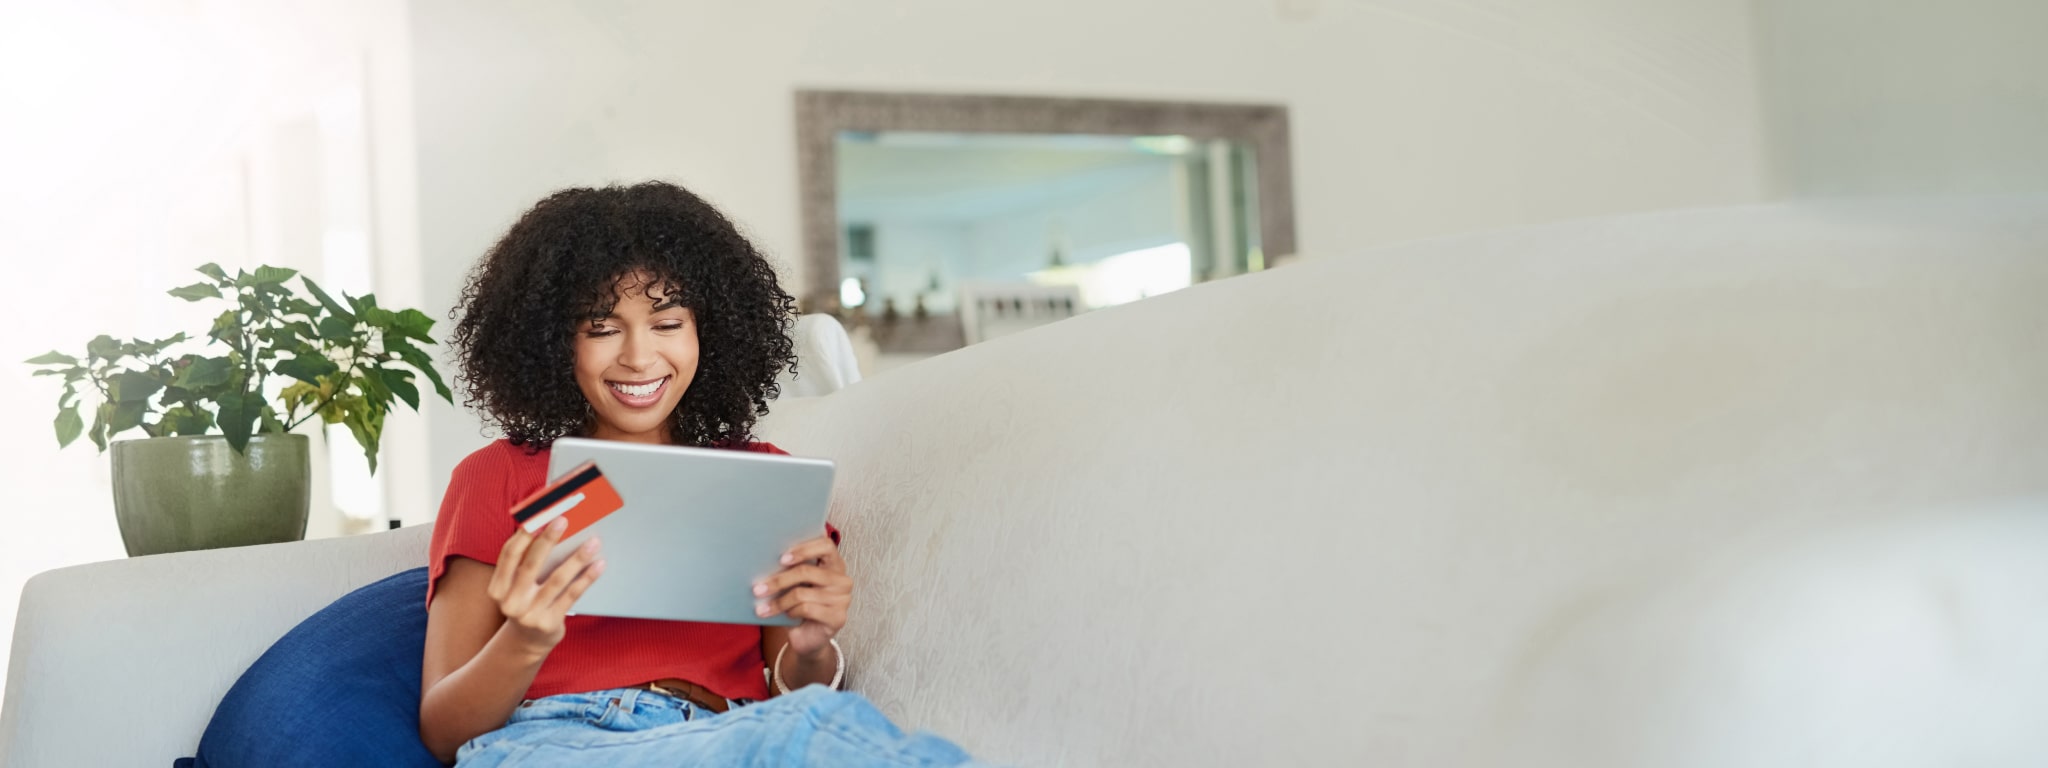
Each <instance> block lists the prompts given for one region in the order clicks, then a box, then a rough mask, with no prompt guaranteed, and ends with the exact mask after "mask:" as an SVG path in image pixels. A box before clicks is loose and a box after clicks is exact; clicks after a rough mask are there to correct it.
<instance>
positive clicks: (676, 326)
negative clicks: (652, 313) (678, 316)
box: [654, 323, 683, 331]
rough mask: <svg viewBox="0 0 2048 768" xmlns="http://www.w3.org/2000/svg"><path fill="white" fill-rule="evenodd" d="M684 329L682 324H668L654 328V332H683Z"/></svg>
mask: <svg viewBox="0 0 2048 768" xmlns="http://www.w3.org/2000/svg"><path fill="white" fill-rule="evenodd" d="M682 329H683V324H682V323H669V324H667V325H657V326H654V330H657V331H680V330H682Z"/></svg>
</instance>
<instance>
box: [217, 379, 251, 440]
mask: <svg viewBox="0 0 2048 768" xmlns="http://www.w3.org/2000/svg"><path fill="white" fill-rule="evenodd" d="M218 402H219V404H220V415H219V418H218V419H216V421H218V422H219V423H220V433H221V434H222V435H224V436H226V437H227V439H228V447H229V448H233V449H235V452H236V453H241V452H242V451H243V450H244V449H246V448H247V447H248V446H249V431H250V429H251V427H253V426H254V425H255V422H256V415H257V411H258V407H257V406H258V405H259V403H260V402H261V399H260V396H258V395H251V394H248V393H242V392H229V393H225V394H222V395H221V396H220V397H219V398H218Z"/></svg>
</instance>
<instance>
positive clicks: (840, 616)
mask: <svg viewBox="0 0 2048 768" xmlns="http://www.w3.org/2000/svg"><path fill="white" fill-rule="evenodd" d="M852 602H853V577H851V576H848V575H846V561H845V560H842V559H840V557H839V546H838V545H837V544H833V543H832V540H831V539H829V538H826V537H823V536H819V537H818V538H815V539H811V540H809V541H805V542H804V543H802V544H798V545H796V546H794V547H791V548H790V550H789V552H787V553H785V554H784V555H783V556H782V570H780V571H777V572H776V573H775V575H773V576H770V577H768V578H765V579H762V580H761V581H759V582H757V583H755V584H754V613H755V614H756V615H759V616H762V617H764V618H765V617H768V616H773V615H775V614H778V613H783V614H788V615H789V617H790V618H792V619H799V620H802V621H803V623H802V624H799V625H797V626H794V627H791V628H790V630H789V649H790V650H792V651H795V652H797V653H798V654H799V655H803V656H810V655H812V654H815V653H817V652H819V651H822V650H824V648H825V646H826V644H827V643H828V642H829V641H830V640H831V639H832V637H833V636H834V635H837V634H839V630H840V629H843V628H845V626H846V606H847V605H848V604H850V603H852Z"/></svg>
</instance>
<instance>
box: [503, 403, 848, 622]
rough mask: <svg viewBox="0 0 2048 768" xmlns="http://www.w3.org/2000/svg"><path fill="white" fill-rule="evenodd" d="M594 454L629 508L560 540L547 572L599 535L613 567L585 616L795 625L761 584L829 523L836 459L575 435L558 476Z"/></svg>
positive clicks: (555, 464)
mask: <svg viewBox="0 0 2048 768" xmlns="http://www.w3.org/2000/svg"><path fill="white" fill-rule="evenodd" d="M586 462H588V463H593V464H595V465H596V467H597V469H598V470H600V471H601V472H602V473H603V478H604V479H605V480H606V481H608V482H609V483H610V486H611V488H610V491H613V492H616V493H617V497H618V502H619V507H618V509H617V510H616V511H613V512H611V513H610V514H608V515H604V516H603V517H602V518H601V519H598V520H596V521H595V522H592V523H590V524H589V525H588V527H586V528H584V529H583V530H582V532H580V533H577V534H576V535H574V536H571V537H569V538H568V539H566V540H564V541H563V542H562V543H560V544H558V545H556V547H555V555H554V556H553V557H551V558H550V563H549V564H548V567H547V568H544V569H543V570H542V572H543V573H546V572H549V571H552V570H553V566H554V564H555V563H556V562H559V561H560V560H562V559H565V558H567V557H568V555H569V554H570V553H572V552H574V551H575V550H576V547H577V546H578V545H581V544H582V543H583V542H584V541H586V540H588V539H589V538H590V537H592V536H596V537H598V538H601V539H603V540H604V552H603V554H602V555H601V557H603V559H604V561H605V570H604V575H603V576H602V577H599V578H598V580H597V583H595V584H592V585H590V589H589V590H587V591H585V592H584V593H583V597H581V598H579V599H578V600H577V601H576V606H575V608H574V609H573V610H572V611H571V613H572V614H575V615H589V616H620V617H628V618H636V619H669V620H676V621H709V622H719V623H726V624H761V625H770V626H785V627H786V626H795V625H796V624H797V623H798V622H797V621H796V620H795V619H791V618H789V617H787V616H784V615H782V614H775V615H774V616H771V617H768V618H761V617H759V616H756V615H754V599H755V598H754V591H753V590H754V582H756V581H759V580H761V579H762V578H764V577H766V576H769V575H771V574H773V573H775V572H776V571H779V570H781V569H782V563H781V558H782V553H783V552H786V551H788V550H789V548H790V547H792V546H795V545H796V544H797V543H799V542H802V541H804V540H806V539H812V538H816V537H818V536H822V535H824V533H825V511H826V507H827V504H828V503H829V502H830V500H831V496H832V462H830V461H826V460H823V459H809V458H798V457H794V456H780V455H776V454H768V453H756V452H753V451H734V450H718V449H712V448H682V447H677V446H667V445H646V444H643V443H625V442H619V441H616V440H588V439H583V438H573V437H565V438H561V439H559V440H556V441H555V444H554V450H553V455H552V456H551V457H550V458H549V459H548V477H550V478H556V479H561V478H563V476H564V475H566V474H567V473H569V472H571V471H572V470H583V469H584V468H583V467H582V465H583V464H585V463H586Z"/></svg>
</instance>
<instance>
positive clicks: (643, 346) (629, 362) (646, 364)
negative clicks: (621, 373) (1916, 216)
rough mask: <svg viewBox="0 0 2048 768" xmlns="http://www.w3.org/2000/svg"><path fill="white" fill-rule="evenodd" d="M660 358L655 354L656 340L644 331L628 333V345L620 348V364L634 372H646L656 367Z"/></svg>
mask: <svg viewBox="0 0 2048 768" xmlns="http://www.w3.org/2000/svg"><path fill="white" fill-rule="evenodd" d="M657 357H658V356H657V355H655V354H654V339H652V338H650V337H649V336H648V334H647V333H646V332H644V331H627V332H626V343H625V345H623V346H621V347H620V348H619V364H620V365H623V366H625V367H627V368H631V369H633V370H636V371H638V370H646V369H647V368H650V367H652V366H653V365H654V362H655V359H656V358H657Z"/></svg>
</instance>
